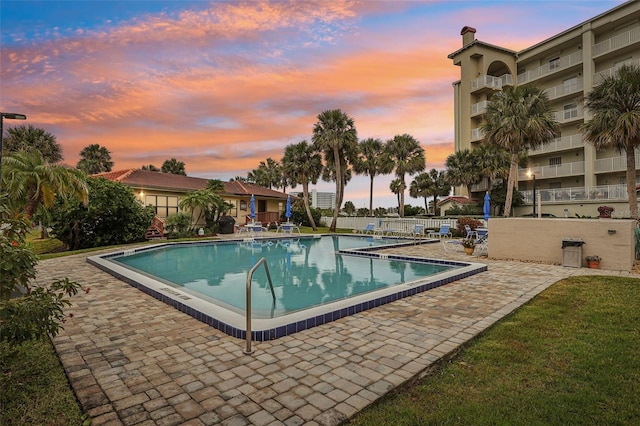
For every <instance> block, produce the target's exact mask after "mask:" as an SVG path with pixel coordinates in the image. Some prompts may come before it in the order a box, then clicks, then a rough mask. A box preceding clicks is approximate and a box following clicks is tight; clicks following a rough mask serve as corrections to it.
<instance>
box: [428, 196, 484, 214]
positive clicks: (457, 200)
mask: <svg viewBox="0 0 640 426" xmlns="http://www.w3.org/2000/svg"><path fill="white" fill-rule="evenodd" d="M468 204H477V202H476V201H473V200H470V199H469V198H468V197H463V196H455V195H454V196H449V197H447V198H443V199H442V200H439V201H438V202H437V203H436V206H437V207H438V208H439V209H440V216H445V215H446V214H447V210H449V209H451V208H453V207H462V206H464V205H468Z"/></svg>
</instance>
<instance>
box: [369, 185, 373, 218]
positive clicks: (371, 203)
mask: <svg viewBox="0 0 640 426" xmlns="http://www.w3.org/2000/svg"><path fill="white" fill-rule="evenodd" d="M369 216H372V217H373V176H371V178H370V181H369Z"/></svg>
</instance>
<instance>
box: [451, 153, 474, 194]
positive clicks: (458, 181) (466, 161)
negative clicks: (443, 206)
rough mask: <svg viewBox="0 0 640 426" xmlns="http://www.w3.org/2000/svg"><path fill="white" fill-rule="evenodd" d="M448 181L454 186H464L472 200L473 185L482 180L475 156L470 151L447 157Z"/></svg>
mask: <svg viewBox="0 0 640 426" xmlns="http://www.w3.org/2000/svg"><path fill="white" fill-rule="evenodd" d="M445 165H446V166H447V172H446V174H447V181H448V182H449V184H450V185H453V186H464V187H465V188H466V189H467V196H468V197H469V198H471V185H473V184H475V183H478V182H479V181H480V179H481V178H482V171H481V170H480V168H479V167H478V164H477V162H476V157H475V155H474V154H473V153H472V152H471V150H469V149H463V150H460V151H456V152H455V153H453V154H451V155H450V156H448V157H447V161H446V163H445Z"/></svg>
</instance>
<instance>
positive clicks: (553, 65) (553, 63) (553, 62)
mask: <svg viewBox="0 0 640 426" xmlns="http://www.w3.org/2000/svg"><path fill="white" fill-rule="evenodd" d="M558 68H560V57H556V58H553V59H549V71H552V70H555V69H558Z"/></svg>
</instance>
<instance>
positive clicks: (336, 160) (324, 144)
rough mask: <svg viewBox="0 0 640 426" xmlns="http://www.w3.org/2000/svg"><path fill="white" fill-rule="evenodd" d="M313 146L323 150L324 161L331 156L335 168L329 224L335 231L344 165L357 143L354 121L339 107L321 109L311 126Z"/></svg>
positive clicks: (342, 195)
mask: <svg viewBox="0 0 640 426" xmlns="http://www.w3.org/2000/svg"><path fill="white" fill-rule="evenodd" d="M312 140H313V147H314V149H315V150H316V151H319V152H323V153H324V158H325V163H329V161H328V158H329V157H330V158H331V164H333V167H334V170H335V182H336V204H335V206H334V209H333V220H332V221H331V225H330V226H329V230H330V231H331V232H335V231H336V225H337V223H338V213H339V212H340V206H341V205H342V199H343V197H344V188H345V170H344V169H345V165H347V166H348V163H346V162H348V161H351V162H352V160H353V157H354V154H355V152H356V147H357V144H358V132H357V130H356V127H355V124H354V121H353V119H352V118H351V117H349V116H348V115H347V114H345V113H344V112H342V111H341V110H339V109H334V110H327V111H323V112H322V113H320V114H319V115H318V121H317V122H316V124H315V125H314V126H313V139H312Z"/></svg>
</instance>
